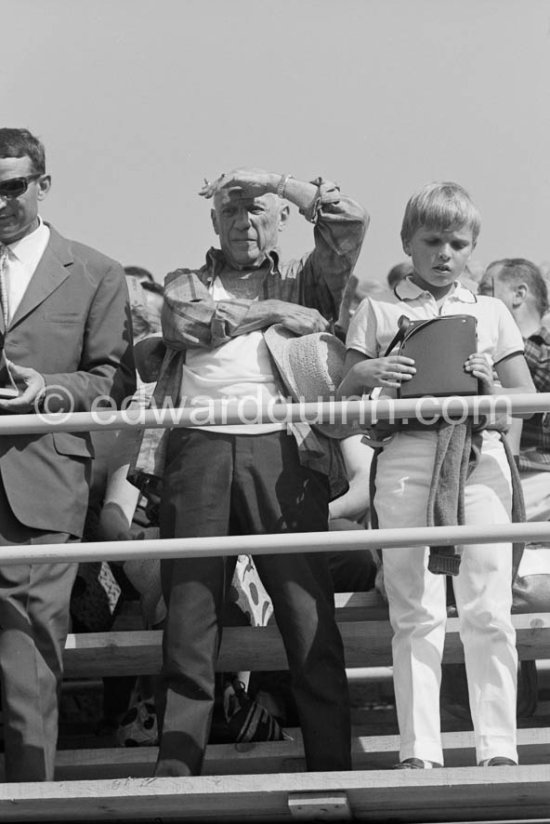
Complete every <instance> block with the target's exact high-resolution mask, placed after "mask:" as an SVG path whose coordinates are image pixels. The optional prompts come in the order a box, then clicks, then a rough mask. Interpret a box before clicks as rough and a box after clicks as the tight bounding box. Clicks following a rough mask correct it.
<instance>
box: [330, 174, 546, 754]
mask: <svg viewBox="0 0 550 824" xmlns="http://www.w3.org/2000/svg"><path fill="white" fill-rule="evenodd" d="M479 228H480V217H479V213H478V211H477V208H476V207H475V205H474V204H473V203H472V201H471V199H470V197H469V195H468V193H467V192H466V191H465V190H464V189H463V188H462V187H461V186H459V185H458V184H455V183H432V184H428V185H427V186H424V187H423V188H422V189H420V190H419V191H418V192H417V193H416V194H414V195H413V196H412V197H411V199H410V200H409V202H408V204H407V207H406V210H405V216H404V220H403V226H402V230H401V238H402V242H403V249H404V251H405V253H406V254H407V255H409V256H410V257H411V260H412V264H413V273H412V275H410V276H409V277H407V278H406V279H405V280H403V281H402V282H401V283H399V284H398V285H397V286H396V288H395V294H394V295H393V296H391V297H389V298H387V299H385V298H381V299H372V298H370V297H369V298H366V299H365V300H364V301H363V303H362V304H361V305H360V306H359V308H358V310H357V311H356V313H355V315H354V317H353V318H352V321H351V324H350V328H349V331H348V335H347V339H346V345H347V350H348V351H347V354H346V367H345V368H346V376H345V378H344V380H343V382H342V385H341V387H340V393H341V395H342V397H350V396H357V395H368V394H369V393H370V391H371V390H372V389H373V388H374V387H382V390H383V391H384V393H385V394H390V395H391V394H392V393H393V395H394V396H395V394H396V390H397V389H398V388H399V386H400V385H401V383H403V382H405V381H408V380H410V379H411V376H412V375H413V374H414V373H415V365H414V361H413V360H412V359H410V358H406V357H403V356H401V355H398V354H389V355H388V356H385V355H384V353H385V352H386V348H387V347H388V345H389V343H390V341H391V340H392V338H393V337H394V335H395V333H396V331H397V328H398V319H399V317H400V316H401V315H406V316H407V317H409V318H410V319H411V320H421V319H426V318H432V317H436V316H437V315H451V314H471V315H473V316H474V317H476V318H477V351H476V352H473V353H472V354H471V356H470V357H469V358H468V359H467V361H466V363H465V364H464V369H465V370H466V371H467V372H470V373H471V374H473V375H474V376H475V377H476V378H477V379H478V381H479V385H480V392H481V393H482V394H497V393H499V392H500V393H502V394H511V393H512V392H532V391H534V387H533V384H532V381H531V377H530V374H529V370H528V368H527V365H526V362H525V359H524V356H523V341H522V338H521V335H520V334H519V332H518V329H517V326H516V324H515V322H514V320H513V318H512V316H511V315H510V313H509V311H508V309H507V308H506V307H505V306H504V304H503V303H502V302H501V301H498V300H496V299H494V298H490V297H485V296H475V295H474V294H472V292H470V291H469V290H468V289H466V288H465V287H464V286H462V285H461V284H460V282H459V278H460V276H461V275H462V273H463V272H464V271H465V269H466V266H467V264H468V260H469V258H470V255H471V253H472V251H473V249H474V248H475V245H476V241H477V237H478V233H479ZM493 367H494V369H495V370H496V373H497V375H498V380H499V383H500V385H501V386H496V385H495V383H494V380H493ZM479 442H480V446H481V449H480V453H479V459H478V462H477V465H475V467H474V468H473V469H472V470H471V471H470V474H469V475H468V478H467V481H466V483H465V487H464V491H463V492H464V513H465V522H466V523H467V524H484V525H487V524H502V523H508V522H509V521H510V519H511V503H512V488H511V472H510V466H509V463H508V460H507V457H506V452H505V449H504V446H503V443H502V440H501V433H500V432H498V431H495V430H490V428H487V429H485V430H484V431H483V432H482V433H481V434H480V436H479ZM437 443H438V432H437V430H436V429H433V428H430V429H421V428H419V427H413V428H409V429H407V428H403V429H401V430H400V431H398V432H397V433H396V434H395V435H394V436H393V437H392V439H391V440H390V441H389V442H388V443H386V444H384V447H383V449H382V451H381V452H380V453H379V455H378V460H377V470H376V476H375V496H374V501H373V504H374V508H375V510H376V513H377V516H378V524H379V527H380V528H388V527H420V526H426V522H427V503H428V496H429V493H430V488H431V484H432V473H433V469H434V459H435V454H436V448H437ZM461 553H462V554H461V564H460V570H459V573H458V575H457V576H456V577H453V579H452V580H453V585H454V593H455V599H456V603H457V607H458V612H459V621H460V635H461V638H462V642H463V644H464V655H465V662H466V672H467V677H468V690H469V697H470V706H471V710H472V718H473V723H474V731H475V745H476V755H477V763H478V764H479V765H480V766H500V765H514V764H516V763H517V749H516V681H517V676H516V673H517V653H516V646H515V631H514V628H513V625H512V621H511V617H510V609H511V605H512V590H511V580H512V545H511V544H507V543H499V544H490V545H487V544H485V545H476V544H468V545H465V546H464V547H462V548H461ZM383 566H384V580H385V586H386V591H387V595H388V600H389V608H390V620H391V624H392V628H393V631H394V637H393V643H392V650H393V666H394V686H395V697H396V705H397V714H398V722H399V730H400V737H401V746H400V762H399V764H397V765H396V767H397V768H400V769H428V768H431V767H439V766H442V765H443V751H442V747H441V730H440V714H439V690H440V683H441V658H442V653H443V645H444V640H445V622H446V617H447V614H446V589H445V585H446V576H445V575H444V574H439V575H438V574H434V573H432V572H430V571H429V570H428V548H427V547H426V548H422V547H410V548H391V549H387V550H384V551H383Z"/></svg>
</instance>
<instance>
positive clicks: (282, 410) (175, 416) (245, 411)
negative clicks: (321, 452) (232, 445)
mask: <svg viewBox="0 0 550 824" xmlns="http://www.w3.org/2000/svg"><path fill="white" fill-rule="evenodd" d="M549 410H550V393H548V392H546V393H525V394H520V395H473V396H471V397H458V396H450V397H445V398H413V399H407V400H391V399H389V398H387V399H383V400H373V401H369V400H348V401H320V402H307V403H306V402H303V403H280V402H278V403H273V404H268V405H267V406H263V407H261V406H258V404H257V403H256V401H255V400H254V399H246V400H239V401H234V400H230V401H227V402H226V401H212V402H211V403H209V404H208V405H202V406H198V405H197V406H188V407H181V408H180V407H176V408H174V407H172V408H159V409H148V410H145V409H135V408H134V409H132V408H128V409H124V410H121V411H117V410H114V409H106V408H102V407H98V408H97V409H94V410H92V411H91V412H61V413H53V414H45V413H38V414H34V413H33V414H27V415H1V416H0V435H3V434H4V435H27V434H39V433H44V432H50V431H57V432H83V431H86V430H88V431H92V430H98V429H128V428H130V427H136V426H137V427H145V428H148V429H153V428H158V427H160V428H169V427H183V426H185V427H196V426H213V425H216V426H220V425H224V424H239V423H247V424H255V423H265V422H266V421H267V422H277V423H279V422H282V423H291V422H297V421H306V422H307V423H313V424H315V423H325V424H326V423H340V422H343V423H355V422H358V423H359V424H367V425H368V424H370V423H373V422H374V423H376V421H378V420H381V421H383V420H393V419H395V420H396V419H403V418H406V419H410V418H421V419H423V420H424V421H425V422H429V421H430V420H431V419H433V418H434V417H438V416H443V417H446V416H449V417H452V418H456V417H457V416H458V417H461V416H462V417H464V418H465V417H467V416H468V415H490V414H499V413H505V414H517V415H525V414H528V413H529V412H547V411H549Z"/></svg>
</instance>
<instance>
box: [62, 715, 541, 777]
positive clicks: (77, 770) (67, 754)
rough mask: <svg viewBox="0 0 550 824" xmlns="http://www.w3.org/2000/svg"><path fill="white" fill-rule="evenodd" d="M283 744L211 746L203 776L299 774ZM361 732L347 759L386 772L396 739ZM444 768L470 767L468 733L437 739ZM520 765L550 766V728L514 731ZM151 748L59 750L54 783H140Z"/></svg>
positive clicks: (294, 752) (298, 745)
mask: <svg viewBox="0 0 550 824" xmlns="http://www.w3.org/2000/svg"><path fill="white" fill-rule="evenodd" d="M286 732H287V734H288V735H289V736H290V739H289V740H287V741H258V742H255V743H252V744H215V745H211V746H209V747H208V748H207V750H206V758H205V762H204V774H205V775H236V774H237V775H238V774H258V773H275V772H285V773H286V772H304V771H305V761H304V749H303V744H302V736H301V733H300V730H299V729H294V728H293V729H289V730H286ZM368 733H369V730H368V729H366V728H364V727H355V728H354V729H353V739H352V757H353V768H354V769H355V770H367V769H369V770H373V769H390V768H391V767H392V766H393V765H394V764H395V763H397V761H398V749H399V737H398V736H397V735H369V734H368ZM442 741H443V748H444V751H445V764H446V766H448V767H468V766H472V765H474V764H475V753H474V745H473V733H472V732H451V733H444V734H443V736H442ZM518 748H519V757H520V762H521V764H550V728H537V727H534V728H530V729H520V730H518ZM156 759H157V748H156V747H109V748H97V749H90V750H60V751H59V752H58V753H57V761H56V778H57V779H58V780H63V781H67V780H72V781H74V780H82V779H91V778H95V779H100V778H126V777H128V776H132V777H133V778H141V777H146V776H152V775H153V769H154V766H155V763H156Z"/></svg>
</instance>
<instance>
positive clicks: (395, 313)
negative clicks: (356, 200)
mask: <svg viewBox="0 0 550 824" xmlns="http://www.w3.org/2000/svg"><path fill="white" fill-rule="evenodd" d="M395 292H396V294H393V295H391V296H389V297H388V298H376V299H374V298H370V297H367V298H365V300H363V301H362V302H361V304H360V305H359V307H358V308H357V310H356V312H355V314H354V315H353V317H352V319H351V323H350V326H349V330H348V334H347V337H346V347H347V349H356V350H357V351H358V352H362V353H363V354H364V355H366V356H367V357H368V358H381V357H383V356H384V354H385V352H386V349H387V348H388V346H389V344H390V343H391V341H392V339H393V337H394V336H395V334H396V332H397V330H398V321H399V318H400V317H401V315H406V316H407V317H408V318H410V319H411V320H426V319H428V318H434V317H437V316H438V315H473V316H474V317H475V318H477V351H478V352H481V353H483V354H486V355H488V356H489V357H490V358H491V360H492V362H493V363H498V362H499V361H501V360H502V359H503V358H506V357H508V356H509V355H512V354H515V353H521V352H523V349H524V346H523V338H522V336H521V333H520V331H519V329H518V327H517V324H516V322H515V320H514V318H513V317H512V314H511V313H510V311H509V310H508V308H507V307H506V306H505V305H504V303H503V302H502V301H501V300H499V299H498V298H493V297H489V296H487V295H474V294H473V293H472V292H471V291H470V290H469V289H467V288H466V287H465V286H462V284H460V283H458V282H455V284H454V289H453V290H452V291H451V292H450V293H449V294H448V295H447V296H446V298H445V300H444V301H443V303H442V305H441V306H440V307H439V306H438V305H437V302H436V300H435V298H434V297H433V295H432V294H431V293H430V292H428V291H425V290H423V289H421V288H420V287H419V286H417V285H416V284H415V283H413V282H412V280H410V278H406V279H405V280H403V281H401V283H399V284H398V285H397V287H396V289H395Z"/></svg>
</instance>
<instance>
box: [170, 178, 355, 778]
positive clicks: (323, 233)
mask: <svg viewBox="0 0 550 824" xmlns="http://www.w3.org/2000/svg"><path fill="white" fill-rule="evenodd" d="M201 194H202V195H203V196H204V197H207V198H211V199H212V202H213V208H212V212H211V217H212V223H213V226H214V231H215V233H216V234H217V235H218V237H219V242H220V247H221V249H210V251H209V252H208V254H207V257H206V263H205V265H204V266H203V267H202V268H201V269H199V270H190V269H178V270H177V271H175V272H172V273H171V274H169V275H168V276H167V278H166V281H165V304H164V309H163V338H164V342H165V344H166V345H167V351H166V355H165V358H164V362H163V366H162V368H161V374H160V378H159V381H158V384H157V389H156V394H155V397H156V400H157V401H160V402H162V400H163V399H165V398H166V396H170V397H171V398H172V400H173V401H174V402H176V403H177V404H179V405H192V404H193V403H194V402H199V399H200V403H201V404H205V403H207V402H208V401H209V400H219V399H224V398H237V399H238V398H243V397H250V396H253V397H254V398H255V399H256V400H257V402H258V405H263V404H265V403H268V402H269V401H270V400H271V399H274V398H276V397H280V389H281V383H280V376H279V375H278V373H277V369H276V367H275V364H274V362H273V360H272V358H271V356H270V353H269V348H268V346H267V344H266V341H265V340H264V336H263V332H264V331H265V330H266V329H267V328H268V327H270V326H272V325H273V324H282V325H283V326H284V327H285V328H286V329H287V330H290V331H291V332H292V333H294V334H296V335H307V334H309V333H313V332H324V331H325V330H327V329H328V327H329V325H330V322H331V321H335V320H336V319H337V318H338V311H339V305H340V300H341V296H342V292H343V289H344V287H345V285H346V282H347V280H348V278H349V276H350V274H351V272H352V270H353V267H354V265H355V262H356V260H357V257H358V255H359V251H360V249H361V244H362V241H363V236H364V233H365V229H366V225H367V220H368V218H367V216H366V214H365V212H364V211H363V209H362V208H361V207H360V206H359V205H358V204H357V203H355V202H354V201H352V200H350V199H349V198H347V197H344V196H343V195H341V194H340V191H339V189H338V187H337V186H336V185H334V184H332V183H328V182H326V181H324V180H322V179H318V180H315V181H313V182H312V183H308V182H303V181H300V180H296V179H294V178H293V177H291V176H290V175H279V174H271V173H268V172H265V171H262V170H256V169H252V170H251V169H237V170H235V171H232V172H230V173H228V174H224V175H222V176H221V177H220V178H218V179H217V180H216V181H215V182H214V183H212V184H208V183H207V184H206V185H205V186H204V188H203V189H202V191H201ZM289 202H290V203H291V204H294V205H295V206H297V207H298V209H299V210H300V212H301V214H303V215H304V217H305V218H306V219H307V220H309V221H310V222H311V223H312V224H313V227H314V249H313V251H311V252H310V253H309V254H306V255H304V256H303V257H302V258H300V259H298V260H291V261H290V262H283V261H282V260H281V257H280V255H279V251H278V241H279V234H280V232H281V231H282V230H283V229H284V227H285V225H286V222H287V219H288V216H289ZM309 436H312V437H311V438H310V437H309ZM167 439H168V442H167V444H166V455H167V460H166V466H165V470H164V476H163V478H164V482H163V494H162V500H161V505H160V529H161V536H162V537H164V538H174V537H194V536H206V537H208V536H221V535H244V534H258V535H260V534H266V533H289V532H311V531H323V530H327V522H328V503H329V500H330V498H331V497H333V496H334V495H337V494H341V493H342V492H343V491H344V490H345V488H346V481H345V478H344V475H343V472H342V461H341V457H340V455H339V451H338V444H337V443H335V442H333V441H331V440H329V439H328V438H325V437H324V436H323V435H322V434H314V433H313V432H309V433H308V434H305V433H304V429H303V427H302V426H301V425H298V426H296V427H292V431H291V432H290V431H287V429H286V426H285V425H284V424H281V423H277V422H269V421H267V422H264V423H262V424H256V425H254V426H251V425H247V424H246V423H243V424H238V425H232V426H225V427H221V426H220V427H215V426H209V427H205V428H203V429H200V428H192V429H190V428H177V429H174V430H172V431H171V432H170V433H169V434H168V436H167ZM312 440H313V441H314V444H315V446H314V447H313V448H312ZM306 446H307V449H306ZM235 560H236V559H235V558H234V557H233V558H231V557H227V558H192V559H177V560H166V561H163V563H162V579H163V591H164V595H165V599H166V603H167V604H168V605H169V606H168V618H167V622H166V629H165V633H164V648H163V652H164V663H163V689H162V690H161V694H160V696H159V708H158V709H159V717H160V724H161V730H162V732H161V740H160V748H159V757H158V762H157V767H156V773H155V774H156V775H164V776H167V775H196V774H199V773H200V771H201V767H202V762H203V758H204V752H205V749H206V745H207V742H208V738H209V733H210V725H211V721H212V712H213V708H214V680H215V679H214V675H215V662H216V657H217V654H218V649H219V644H220V638H221V627H220V619H221V614H222V607H223V603H224V599H225V594H226V591H227V587H228V586H229V583H230V582H231V578H232V572H233V568H234V564H235ZM255 562H256V566H257V568H258V571H259V573H260V576H261V578H262V580H263V582H264V584H265V586H266V589H267V590H268V592H269V595H270V596H271V599H272V601H273V605H274V610H275V617H276V620H277V623H278V625H279V628H280V630H281V634H282V636H283V640H284V644H285V648H286V652H287V657H288V662H289V667H290V670H291V674H292V682H293V690H294V694H295V697H296V703H297V706H298V712H299V717H300V723H301V727H302V731H303V736H304V747H305V754H306V763H307V767H308V769H310V770H345V769H349V768H350V765H351V759H350V717H349V699H348V693H347V683H346V675H345V669H344V655H343V647H342V642H341V638H340V634H339V632H338V628H337V625H336V621H335V616H334V603H333V594H332V585H331V580H330V575H329V571H328V566H327V561H326V558H325V557H324V555H323V554H322V553H300V554H279V555H271V556H266V555H260V556H257V557H256V558H255Z"/></svg>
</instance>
